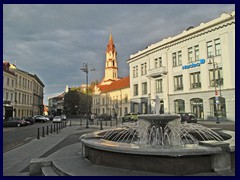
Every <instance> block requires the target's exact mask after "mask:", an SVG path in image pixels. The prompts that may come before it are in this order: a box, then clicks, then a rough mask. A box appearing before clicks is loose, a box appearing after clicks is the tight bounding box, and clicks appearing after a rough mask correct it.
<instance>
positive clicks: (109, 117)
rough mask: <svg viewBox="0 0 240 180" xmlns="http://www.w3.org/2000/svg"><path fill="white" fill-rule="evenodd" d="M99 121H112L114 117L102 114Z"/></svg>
mask: <svg viewBox="0 0 240 180" xmlns="http://www.w3.org/2000/svg"><path fill="white" fill-rule="evenodd" d="M98 119H99V120H101V121H111V120H112V116H111V115H108V114H101V115H100V116H98Z"/></svg>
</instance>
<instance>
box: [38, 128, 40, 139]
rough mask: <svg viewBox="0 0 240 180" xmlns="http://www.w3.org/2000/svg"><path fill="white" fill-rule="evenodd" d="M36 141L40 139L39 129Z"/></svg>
mask: <svg viewBox="0 0 240 180" xmlns="http://www.w3.org/2000/svg"><path fill="white" fill-rule="evenodd" d="M37 139H40V129H39V128H38V130H37Z"/></svg>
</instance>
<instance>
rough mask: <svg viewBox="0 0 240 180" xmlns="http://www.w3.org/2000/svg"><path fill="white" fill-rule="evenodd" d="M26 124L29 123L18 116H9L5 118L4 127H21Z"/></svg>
mask: <svg viewBox="0 0 240 180" xmlns="http://www.w3.org/2000/svg"><path fill="white" fill-rule="evenodd" d="M26 125H27V122H26V121H25V120H23V119H20V118H18V117H9V118H7V119H5V120H3V126H4V127H20V126H26Z"/></svg>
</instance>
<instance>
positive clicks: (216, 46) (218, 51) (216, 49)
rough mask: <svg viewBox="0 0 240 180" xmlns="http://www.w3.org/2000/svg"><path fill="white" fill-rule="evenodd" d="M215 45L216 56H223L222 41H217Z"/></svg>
mask: <svg viewBox="0 0 240 180" xmlns="http://www.w3.org/2000/svg"><path fill="white" fill-rule="evenodd" d="M214 44H215V56H220V55H221V44H220V39H215V40H214Z"/></svg>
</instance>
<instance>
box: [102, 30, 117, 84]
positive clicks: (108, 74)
mask: <svg viewBox="0 0 240 180" xmlns="http://www.w3.org/2000/svg"><path fill="white" fill-rule="evenodd" d="M115 80H118V65H117V51H116V49H115V45H114V43H113V37H112V33H111V34H110V37H109V41H108V45H107V49H106V63H105V77H104V81H105V82H106V81H110V82H112V81H115Z"/></svg>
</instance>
